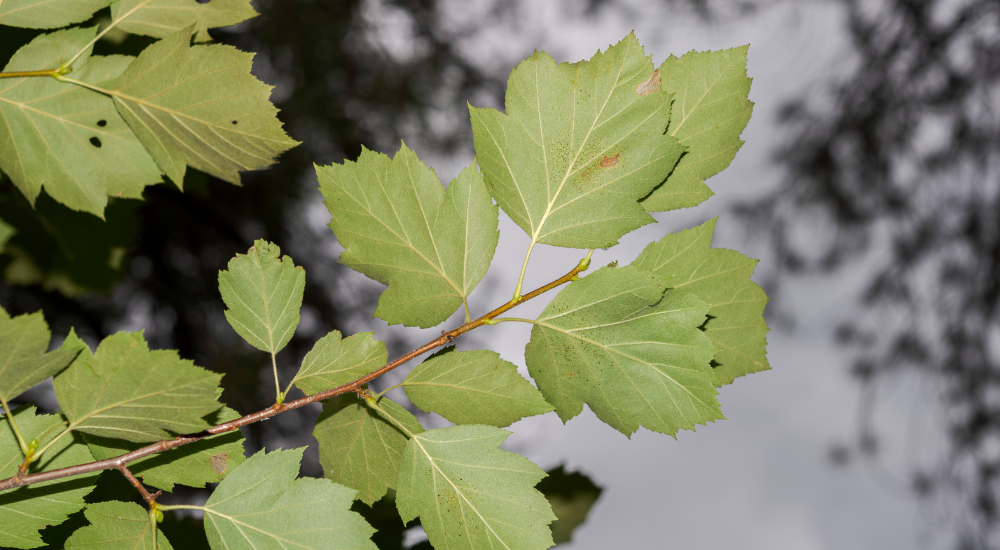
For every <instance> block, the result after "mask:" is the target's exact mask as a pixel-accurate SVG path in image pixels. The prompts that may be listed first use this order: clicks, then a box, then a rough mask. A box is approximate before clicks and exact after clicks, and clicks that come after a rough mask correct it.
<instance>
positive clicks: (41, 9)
mask: <svg viewBox="0 0 1000 550" xmlns="http://www.w3.org/2000/svg"><path fill="white" fill-rule="evenodd" d="M192 1H193V0H192ZM110 3H111V1H110V0H3V1H2V2H0V25H7V26H10V27H23V28H27V29H58V28H59V27H65V26H66V25H72V24H73V23H81V22H83V21H86V20H87V19H90V17H91V16H92V15H94V12H96V11H97V10H99V9H101V8H104V7H107V5H108V4H110ZM36 68H37V69H50V68H51V67H36Z"/></svg>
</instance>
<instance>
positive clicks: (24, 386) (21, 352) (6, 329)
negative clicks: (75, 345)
mask: <svg viewBox="0 0 1000 550" xmlns="http://www.w3.org/2000/svg"><path fill="white" fill-rule="evenodd" d="M0 311H3V308H0ZM50 338H51V335H50V333H49V326H48V324H46V323H45V318H44V317H43V316H42V313H41V312H36V313H32V314H24V315H18V316H17V317H14V318H10V317H9V316H8V315H7V312H6V311H4V312H3V315H0V402H3V403H8V402H10V400H11V399H13V398H15V397H17V396H19V395H21V394H22V393H24V392H25V391H27V390H29V389H31V388H32V387H34V386H35V385H36V384H38V383H39V382H41V381H43V380H45V379H46V378H48V377H50V376H53V375H55V374H56V373H57V372H59V371H61V370H63V369H64V368H66V367H67V366H68V365H69V364H70V362H71V361H73V358H74V357H76V355H77V353H79V350H78V349H76V350H74V349H61V350H55V351H52V352H51V353H45V350H46V349H48V347H49V339H50Z"/></svg>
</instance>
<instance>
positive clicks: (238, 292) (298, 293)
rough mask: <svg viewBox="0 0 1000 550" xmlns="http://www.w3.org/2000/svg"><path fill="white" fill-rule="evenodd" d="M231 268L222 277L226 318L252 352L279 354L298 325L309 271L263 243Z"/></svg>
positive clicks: (239, 256)
mask: <svg viewBox="0 0 1000 550" xmlns="http://www.w3.org/2000/svg"><path fill="white" fill-rule="evenodd" d="M227 267H228V269H227V270H225V271H220V272H219V292H221V293H222V300H223V301H224V302H225V303H226V307H227V308H229V309H227V310H226V319H227V320H228V321H229V324H230V325H232V326H233V329H234V330H236V332H237V333H238V334H239V335H240V336H242V337H243V339H244V340H246V341H247V342H249V343H250V345H252V346H253V347H255V348H257V349H259V350H261V351H267V352H270V353H272V354H273V353H278V352H279V351H281V349H282V348H284V347H285V345H286V344H288V341H289V340H291V339H292V336H293V335H294V334H295V327H297V326H299V310H300V309H301V308H302V294H303V292H305V287H306V272H305V270H304V269H302V268H301V267H296V266H295V264H293V263H292V259H291V258H289V257H288V256H285V257H284V258H282V257H281V249H280V248H278V245H276V244H272V243H269V242H267V241H265V240H261V239H258V240H257V241H255V242H254V245H253V246H252V247H250V250H248V251H247V253H246V255H243V254H237V255H236V257H235V258H233V259H232V260H229V265H228V266H227Z"/></svg>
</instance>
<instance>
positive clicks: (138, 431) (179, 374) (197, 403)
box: [53, 332, 222, 443]
mask: <svg viewBox="0 0 1000 550" xmlns="http://www.w3.org/2000/svg"><path fill="white" fill-rule="evenodd" d="M74 340H75V337H73V336H72V335H71V337H67V338H66V342H65V343H64V344H63V346H64V347H69V346H78V345H79V343H78V342H79V340H75V341H74ZM220 378H222V375H220V374H215V373H213V372H210V371H207V370H205V369H203V368H201V367H197V366H195V364H194V363H193V362H191V361H186V360H183V359H181V358H179V357H178V356H177V352H176V351H172V350H171V351H167V350H156V351H149V347H148V346H147V345H146V341H145V340H144V339H143V337H142V332H119V333H118V334H113V335H111V336H108V337H107V338H105V339H104V341H103V342H101V344H100V346H98V347H97V352H96V353H94V354H93V355H91V354H90V350H89V349H85V350H84V351H82V352H80V355H78V356H77V358H76V361H74V362H73V364H72V365H70V367H69V368H68V369H66V370H64V371H63V372H62V373H60V374H59V375H58V376H56V377H55V379H54V382H53V385H54V386H55V390H56V398H57V399H58V400H59V404H60V405H61V406H62V410H63V414H65V415H66V417H67V418H68V419H69V421H70V427H71V428H72V429H74V430H79V431H83V432H86V433H88V434H93V435H98V436H102V437H111V438H115V439H125V440H128V441H134V442H136V443H143V442H150V441H158V440H164V439H170V438H171V435H170V434H169V433H167V432H166V431H164V430H170V431H171V432H174V433H179V434H185V433H195V432H200V431H202V430H204V429H206V428H208V427H210V426H209V424H208V423H207V422H205V421H204V420H202V417H203V416H205V415H207V414H208V413H210V412H213V411H215V410H217V409H218V408H219V407H220V406H221V405H220V404H219V402H218V401H217V400H216V395H217V389H218V386H219V379H220Z"/></svg>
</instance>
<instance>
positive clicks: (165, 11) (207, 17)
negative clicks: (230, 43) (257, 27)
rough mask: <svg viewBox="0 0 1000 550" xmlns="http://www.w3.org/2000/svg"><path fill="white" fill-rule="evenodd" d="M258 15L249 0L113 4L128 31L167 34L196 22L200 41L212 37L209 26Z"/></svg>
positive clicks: (139, 0)
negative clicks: (208, 31)
mask: <svg viewBox="0 0 1000 550" xmlns="http://www.w3.org/2000/svg"><path fill="white" fill-rule="evenodd" d="M256 15H257V12H256V11H254V9H253V7H251V6H250V1H249V0H211V2H204V3H202V2H198V1H197V0H121V1H120V2H115V3H114V4H112V5H111V19H112V20H114V21H116V22H117V24H116V25H115V26H116V27H118V28H119V29H121V30H123V31H125V32H130V33H133V34H144V35H146V36H153V37H156V38H165V37H167V36H169V35H171V34H173V33H175V32H179V31H182V30H184V29H186V28H188V27H189V26H191V25H194V30H195V32H196V33H197V35H198V36H197V39H198V40H199V41H204V40H209V39H211V37H210V36H209V35H208V33H207V32H206V31H207V30H208V29H211V28H215V27H228V26H230V25H235V24H237V23H239V22H241V21H246V20H247V19H250V18H251V17H255V16H256Z"/></svg>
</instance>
